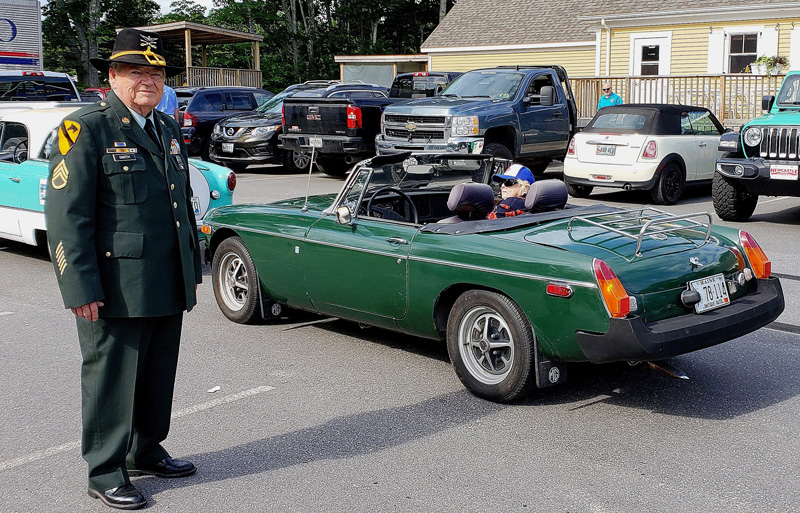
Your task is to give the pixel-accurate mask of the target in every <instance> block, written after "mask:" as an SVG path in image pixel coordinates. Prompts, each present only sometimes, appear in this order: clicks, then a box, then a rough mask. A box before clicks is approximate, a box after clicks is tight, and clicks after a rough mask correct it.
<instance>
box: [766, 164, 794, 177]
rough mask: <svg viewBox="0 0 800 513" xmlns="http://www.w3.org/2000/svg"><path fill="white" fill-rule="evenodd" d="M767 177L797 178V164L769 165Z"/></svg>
mask: <svg viewBox="0 0 800 513" xmlns="http://www.w3.org/2000/svg"><path fill="white" fill-rule="evenodd" d="M769 177H770V178H772V179H773V180H797V166H774V165H773V166H769Z"/></svg>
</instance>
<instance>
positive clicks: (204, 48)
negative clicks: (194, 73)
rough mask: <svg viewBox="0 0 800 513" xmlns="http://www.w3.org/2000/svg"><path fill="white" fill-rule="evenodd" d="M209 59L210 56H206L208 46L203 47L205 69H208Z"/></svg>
mask: <svg viewBox="0 0 800 513" xmlns="http://www.w3.org/2000/svg"><path fill="white" fill-rule="evenodd" d="M207 57H208V55H207V54H206V45H203V67H204V68H207V67H208V64H207Z"/></svg>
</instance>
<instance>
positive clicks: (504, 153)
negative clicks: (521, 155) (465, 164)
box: [483, 143, 514, 160]
mask: <svg viewBox="0 0 800 513" xmlns="http://www.w3.org/2000/svg"><path fill="white" fill-rule="evenodd" d="M483 153H485V154H488V155H491V156H492V157H497V158H500V159H506V160H513V159H514V154H513V153H511V150H509V149H508V147H507V146H504V145H502V144H499V143H489V144H487V145H486V147H485V148H483Z"/></svg>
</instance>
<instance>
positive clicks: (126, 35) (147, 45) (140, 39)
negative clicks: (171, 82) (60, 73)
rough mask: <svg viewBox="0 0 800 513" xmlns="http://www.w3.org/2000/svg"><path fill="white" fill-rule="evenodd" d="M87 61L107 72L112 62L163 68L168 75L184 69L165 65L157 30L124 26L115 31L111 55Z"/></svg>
mask: <svg viewBox="0 0 800 513" xmlns="http://www.w3.org/2000/svg"><path fill="white" fill-rule="evenodd" d="M89 62H91V63H92V66H94V67H95V68H97V69H98V70H100V71H102V72H103V73H108V68H109V66H110V65H111V63H113V62H123V63H126V64H135V65H137V66H155V67H158V68H164V71H165V72H166V74H167V76H168V77H171V76H174V75H177V74H178V73H182V72H183V71H184V69H183V68H180V67H177V66H167V61H166V60H164V43H162V42H161V36H160V35H159V34H158V33H157V32H145V31H144V30H139V29H135V28H124V29H122V30H120V31H119V33H117V38H116V39H115V40H114V50H113V51H112V52H111V57H109V58H108V59H99V58H93V59H89Z"/></svg>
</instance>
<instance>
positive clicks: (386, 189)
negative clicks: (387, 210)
mask: <svg viewBox="0 0 800 513" xmlns="http://www.w3.org/2000/svg"><path fill="white" fill-rule="evenodd" d="M382 192H393V193H395V194H397V195H398V196H400V198H402V199H403V201H405V202H406V203H408V205H409V207H411V221H412V222H413V223H414V224H419V214H418V213H417V207H416V206H415V205H414V202H413V201H411V198H409V197H408V195H407V194H406V193H405V192H403V191H401V190H400V189H397V188H395V187H391V186H387V187H381V188H380V189H378V190H376V191H375V192H373V193H372V196H370V198H369V201H368V202H367V215H368V216H369V215H371V212H373V211H375V212H377V211H378V210H377V207H375V208H373V207H372V202H373V201H375V198H376V197H378V196H379V195H380V194H381V193H382ZM381 210H383V209H381ZM373 217H375V216H373Z"/></svg>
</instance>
